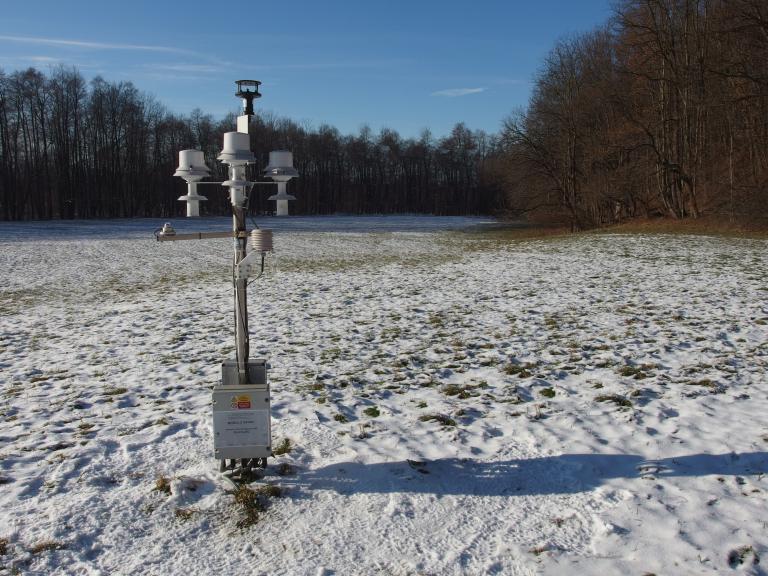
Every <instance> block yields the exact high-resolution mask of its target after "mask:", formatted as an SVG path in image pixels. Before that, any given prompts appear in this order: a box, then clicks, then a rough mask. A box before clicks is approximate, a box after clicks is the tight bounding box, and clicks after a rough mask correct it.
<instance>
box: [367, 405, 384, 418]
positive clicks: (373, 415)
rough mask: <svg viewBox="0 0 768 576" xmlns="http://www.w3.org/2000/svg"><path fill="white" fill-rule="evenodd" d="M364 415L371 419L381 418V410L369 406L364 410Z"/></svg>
mask: <svg viewBox="0 0 768 576" xmlns="http://www.w3.org/2000/svg"><path fill="white" fill-rule="evenodd" d="M363 414H365V415H366V416H370V417H371V418H377V417H379V416H381V410H379V408H378V407H377V406H369V407H368V408H366V409H365V410H363Z"/></svg>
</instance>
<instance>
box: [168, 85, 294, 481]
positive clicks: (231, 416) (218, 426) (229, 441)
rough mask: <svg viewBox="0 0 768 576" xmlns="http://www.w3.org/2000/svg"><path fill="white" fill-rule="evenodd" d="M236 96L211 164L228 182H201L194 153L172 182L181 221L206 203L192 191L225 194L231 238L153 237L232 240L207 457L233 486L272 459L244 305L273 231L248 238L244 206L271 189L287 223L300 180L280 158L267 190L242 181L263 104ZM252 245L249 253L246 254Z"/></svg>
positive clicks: (279, 155) (205, 171)
mask: <svg viewBox="0 0 768 576" xmlns="http://www.w3.org/2000/svg"><path fill="white" fill-rule="evenodd" d="M236 84H237V92H236V93H235V95H236V96H237V97H239V98H242V101H243V114H242V115H240V116H238V118H237V131H235V132H226V133H225V134H224V142H223V149H222V151H221V154H219V156H218V157H217V159H218V160H219V161H220V162H222V163H223V164H225V165H227V167H228V180H225V181H224V182H201V180H203V179H204V178H206V177H208V175H209V174H210V169H209V168H208V167H207V166H206V164H205V158H204V155H203V152H202V151H200V150H182V151H180V152H179V167H178V169H177V170H176V172H175V173H174V176H179V177H181V178H183V179H184V180H185V181H186V182H187V186H188V191H187V194H186V195H184V196H181V197H180V198H179V200H180V201H184V202H186V203H187V217H197V216H199V215H200V202H203V201H205V200H207V198H206V197H205V196H201V195H199V194H198V192H197V188H198V186H201V185H217V186H222V187H224V188H226V189H228V191H229V199H230V203H231V205H232V231H231V232H230V231H223V232H193V233H183V234H177V233H176V231H175V229H174V228H173V226H172V225H171V224H170V223H166V224H165V225H164V226H163V227H162V228H161V229H159V230H158V231H157V232H156V233H155V237H156V239H157V240H158V241H162V242H169V241H178V240H201V239H206V238H232V239H233V245H234V259H233V262H232V285H233V291H234V312H235V313H234V321H235V329H234V334H235V357H234V358H228V359H225V360H223V361H222V364H221V380H220V382H219V383H218V384H217V385H216V386H214V388H213V392H212V418H213V454H214V457H215V458H216V459H217V460H219V463H220V467H219V468H220V471H221V472H224V473H226V474H228V475H230V476H232V477H234V478H242V479H250V478H251V477H252V474H253V471H254V469H258V468H262V469H263V468H265V467H266V465H267V458H268V457H270V456H271V455H272V431H271V419H270V388H269V378H268V373H267V371H268V364H267V361H266V359H261V358H254V359H251V358H250V357H249V356H250V342H249V331H248V302H247V297H246V289H247V287H248V283H249V279H250V281H251V282H252V281H254V280H256V279H258V278H259V277H261V276H262V275H263V273H264V268H265V258H266V256H267V254H268V253H270V252H272V251H273V245H272V231H271V230H267V229H263V228H259V227H258V226H256V227H255V228H254V229H252V230H250V231H248V230H247V228H246V216H247V214H248V206H249V199H250V198H251V196H252V194H254V192H253V190H254V188H255V186H257V185H275V184H276V185H277V188H278V192H277V194H275V195H274V196H271V197H270V198H269V199H270V200H275V201H276V202H277V209H276V213H277V214H278V215H285V216H287V215H288V207H287V206H288V205H287V202H288V200H293V199H295V198H294V197H293V196H290V195H288V194H287V193H286V184H287V182H288V181H289V180H290V179H291V178H295V177H297V176H298V175H299V174H298V172H297V171H296V169H295V168H294V167H293V155H292V154H291V152H287V151H284V150H279V151H273V152H270V155H269V165H268V166H267V168H266V169H265V170H264V175H265V176H266V177H268V178H270V179H271V180H272V182H252V181H248V180H247V177H246V169H247V166H248V165H252V164H255V163H256V159H255V157H254V155H253V153H252V152H251V149H250V134H249V128H250V119H251V116H253V115H254V111H253V101H254V100H255V99H257V98H260V97H261V94H260V93H259V86H260V84H261V82H259V81H258V80H237V81H236ZM249 245H250V253H249V252H248V249H249Z"/></svg>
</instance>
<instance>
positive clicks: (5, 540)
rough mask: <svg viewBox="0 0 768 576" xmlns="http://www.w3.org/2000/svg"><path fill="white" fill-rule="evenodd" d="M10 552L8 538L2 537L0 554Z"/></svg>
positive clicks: (0, 539)
mask: <svg viewBox="0 0 768 576" xmlns="http://www.w3.org/2000/svg"><path fill="white" fill-rule="evenodd" d="M6 554H8V538H0V556H5V555H6Z"/></svg>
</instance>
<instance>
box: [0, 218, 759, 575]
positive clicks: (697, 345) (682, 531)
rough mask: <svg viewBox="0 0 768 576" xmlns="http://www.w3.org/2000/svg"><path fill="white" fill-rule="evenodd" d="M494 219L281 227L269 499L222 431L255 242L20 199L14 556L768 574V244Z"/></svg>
mask: <svg viewBox="0 0 768 576" xmlns="http://www.w3.org/2000/svg"><path fill="white" fill-rule="evenodd" d="M286 222H287V221H286ZM295 222H298V220H296V221H295ZM175 223H176V224H178V227H179V228H180V227H181V225H182V221H177V222H175ZM220 223H223V225H222V226H221V227H222V228H223V229H226V221H221V222H220ZM471 223H473V221H471V220H466V221H462V222H459V221H452V220H442V221H441V220H440V219H424V220H420V219H418V218H411V219H400V220H398V219H397V218H393V219H379V224H376V223H375V221H374V220H370V221H367V220H365V219H359V218H358V219H349V220H345V219H339V218H332V219H325V220H324V219H316V220H308V224H306V225H304V226H301V225H298V226H296V227H295V228H293V229H291V228H290V227H285V226H284V227H283V228H282V230H281V231H280V230H279V231H278V232H276V237H275V244H276V255H275V257H274V258H273V259H272V260H271V263H270V268H269V273H268V274H267V275H266V276H265V277H263V278H262V279H260V280H257V281H256V282H254V284H253V285H252V286H251V288H250V289H249V290H250V291H249V307H250V320H251V335H252V336H251V348H252V356H269V359H270V363H271V366H272V368H271V372H270V378H271V383H272V389H273V394H272V396H273V411H272V415H273V436H274V444H275V445H276V446H277V445H281V444H283V439H289V440H290V451H289V452H287V453H285V454H283V455H280V456H276V457H275V458H272V459H270V465H269V468H268V469H267V472H266V475H265V476H264V478H263V479H262V480H259V481H257V482H256V483H254V484H253V485H252V488H253V489H255V490H257V489H259V487H262V486H264V485H267V484H273V485H276V486H278V487H280V489H281V490H280V494H279V495H277V494H276V492H278V491H277V490H274V489H273V490H271V491H267V490H264V489H263V488H262V489H261V490H260V492H259V494H258V496H257V499H258V501H259V502H260V503H261V507H263V510H262V511H258V510H257V509H256V508H255V507H249V506H248V503H249V502H248V499H247V498H242V497H239V498H236V497H235V495H234V494H233V493H232V491H233V485H232V484H231V483H230V482H229V481H228V480H227V479H225V478H223V477H221V476H220V475H219V474H218V472H217V463H216V461H215V460H214V459H213V457H212V439H211V422H210V388H211V386H212V385H213V384H214V383H215V382H216V381H217V379H218V377H219V362H220V361H221V360H222V359H223V358H226V357H229V356H231V355H232V350H233V345H232V344H233V342H232V340H233V337H232V310H231V308H232V294H231V287H230V283H229V282H230V271H229V264H230V258H231V255H230V242H229V241H227V240H212V241H200V242H173V243H156V242H154V240H152V237H151V231H152V229H153V228H154V227H156V225H157V224H158V222H156V221H143V222H139V223H138V224H137V223H133V224H125V223H123V224H122V225H120V223H104V222H102V223H100V224H90V223H89V224H84V223H80V226H79V227H78V225H76V224H75V225H70V227H69V229H68V230H65V231H62V230H61V229H60V228H58V229H57V228H56V227H52V226H49V225H48V224H46V223H36V224H26V225H12V224H0V270H2V275H0V332H1V334H2V340H0V393H1V396H0V565H1V566H2V568H0V573H14V572H15V573H29V574H105V575H107V574H157V575H169V574H185V575H193V574H195V575H196V574H206V575H207V574H299V575H302V574H306V575H312V576H315V575H332V574H336V575H358V574H393V575H405V574H414V575H416V574H425V575H426V574H434V575H450V574H539V573H544V574H596V575H597V574H600V575H610V574H637V575H641V574H646V573H650V574H658V575H659V576H660V575H662V574H727V573H735V574H739V573H742V574H743V573H751V574H765V573H766V572H765V568H764V566H765V565H766V564H768V540H767V539H768V527H767V525H766V522H767V521H768V507H767V506H766V495H768V476H766V473H768V422H767V421H766V418H767V415H768V377H766V365H767V360H768V252H766V248H768V242H765V241H757V240H755V241H752V240H736V239H722V238H708V237H674V236H621V235H595V236H589V235H587V236H578V237H570V238H556V239H548V240H518V241H504V240H502V239H501V234H499V233H497V232H492V233H471V232H469V233H468V232H465V231H458V230H455V229H456V228H461V227H463V226H465V225H467V224H471ZM113 224H116V225H115V226H113ZM203 224H204V223H203ZM208 224H211V223H210V222H209V223H208ZM347 224H349V226H347ZM183 225H184V226H187V227H188V228H193V227H194V226H191V225H190V224H189V223H186V222H184V223H183ZM449 229H453V230H449ZM339 230H352V231H351V232H350V231H346V232H340V231H339ZM124 236H128V239H121V238H123V237H124ZM246 495H247V494H246ZM240 496H242V493H241V494H240ZM249 511H251V512H252V515H251V516H250V517H249V516H248V515H247V513H248V512H249ZM761 556H762V558H761Z"/></svg>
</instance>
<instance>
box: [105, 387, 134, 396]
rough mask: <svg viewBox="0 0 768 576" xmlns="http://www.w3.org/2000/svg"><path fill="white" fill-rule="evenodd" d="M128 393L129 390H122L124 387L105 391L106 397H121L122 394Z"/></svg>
mask: <svg viewBox="0 0 768 576" xmlns="http://www.w3.org/2000/svg"><path fill="white" fill-rule="evenodd" d="M126 392H128V388H122V387H118V388H107V389H106V390H104V395H105V396H119V395H120V394H125V393H126Z"/></svg>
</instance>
